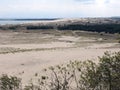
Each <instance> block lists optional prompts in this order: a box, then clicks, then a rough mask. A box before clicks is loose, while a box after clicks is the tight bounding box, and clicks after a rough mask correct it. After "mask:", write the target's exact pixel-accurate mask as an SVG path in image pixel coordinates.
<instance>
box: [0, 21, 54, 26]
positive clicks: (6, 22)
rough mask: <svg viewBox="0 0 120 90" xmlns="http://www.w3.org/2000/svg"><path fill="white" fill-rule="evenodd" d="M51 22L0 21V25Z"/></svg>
mask: <svg viewBox="0 0 120 90" xmlns="http://www.w3.org/2000/svg"><path fill="white" fill-rule="evenodd" d="M45 21H46V22H47V21H52V20H0V25H6V24H24V23H38V22H45Z"/></svg>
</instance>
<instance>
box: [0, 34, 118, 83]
mask: <svg viewBox="0 0 120 90" xmlns="http://www.w3.org/2000/svg"><path fill="white" fill-rule="evenodd" d="M17 34H18V33H17ZM4 35H5V34H4ZM7 35H8V34H7ZM10 35H12V34H10ZM29 35H30V34H29ZM14 36H15V35H14ZM6 37H7V36H6ZM10 37H12V36H10ZM24 37H25V36H24ZM37 37H38V35H37V36H36V37H35V36H34V38H35V39H36V38H37ZM43 37H44V38H43ZM15 38H18V36H15V37H14V38H9V39H10V40H11V41H12V40H14V39H15ZM22 38H23V36H22ZM31 38H32V37H31ZM32 39H33V38H32ZM32 39H31V40H32ZM35 39H34V40H35ZM42 39H43V40H44V39H47V40H49V42H47V43H46V42H45V43H43V42H40V43H31V42H30V44H29V43H21V44H19V43H16V44H15V41H14V43H13V44H11V43H9V44H5V45H4V44H3V43H4V42H2V43H1V44H0V52H5V51H7V52H8V53H6V54H4V53H1V54H0V74H3V73H7V74H10V75H16V76H18V77H21V78H23V83H26V82H27V81H28V80H29V79H30V78H32V77H34V75H35V73H41V72H42V71H41V70H42V69H44V68H47V67H49V66H54V65H58V64H64V63H67V62H69V61H70V60H87V59H93V60H94V61H95V62H98V61H97V57H98V56H102V55H103V54H104V52H105V51H111V52H117V51H120V48H119V47H116V45H119V44H118V43H116V42H113V43H109V42H104V43H100V42H99V41H98V42H99V43H98V42H96V40H97V39H95V37H93V38H87V37H83V36H78V37H75V36H70V35H69V36H65V35H62V36H52V38H51V36H48V35H46V37H45V35H42V36H39V37H38V40H39V41H40V40H42ZM1 41H3V40H2V39H1ZM23 41H27V39H23V40H22V39H21V38H20V42H23ZM5 42H7V43H8V41H7V39H6V41H5ZM16 42H19V41H16ZM33 42H34V41H33ZM81 44H83V45H82V46H80V45H81ZM85 44H86V45H85ZM1 48H2V49H1ZM10 48H11V49H10ZM14 48H15V49H16V50H18V51H19V50H23V49H26V50H28V51H25V52H15V53H11V52H9V51H10V50H13V51H14ZM18 48H19V49H18ZM41 48H44V50H36V49H41ZM48 48H49V49H48ZM29 49H32V50H31V51H29ZM34 49H35V50H34Z"/></svg>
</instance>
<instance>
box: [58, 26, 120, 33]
mask: <svg viewBox="0 0 120 90" xmlns="http://www.w3.org/2000/svg"><path fill="white" fill-rule="evenodd" d="M58 29H59V30H83V31H92V32H105V33H120V25H119V24H100V25H99V24H98V25H97V24H93V25H82V24H75V25H74V24H71V25H64V26H58Z"/></svg>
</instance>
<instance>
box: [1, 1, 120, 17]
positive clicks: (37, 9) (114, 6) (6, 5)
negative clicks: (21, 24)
mask: <svg viewBox="0 0 120 90" xmlns="http://www.w3.org/2000/svg"><path fill="white" fill-rule="evenodd" d="M119 8H120V0H24V1H23V0H4V1H1V3H0V13H1V14H0V18H1V17H22V18H24V17H31V18H32V17H35V18H36V17H38V18H47V17H50V18H51V17H68V18H69V17H106V16H119V15H120V12H119Z"/></svg>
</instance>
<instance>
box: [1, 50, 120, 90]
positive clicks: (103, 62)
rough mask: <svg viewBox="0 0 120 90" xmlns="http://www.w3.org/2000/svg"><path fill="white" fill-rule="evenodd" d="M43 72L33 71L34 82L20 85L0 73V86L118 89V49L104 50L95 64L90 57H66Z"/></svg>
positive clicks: (17, 89)
mask: <svg viewBox="0 0 120 90" xmlns="http://www.w3.org/2000/svg"><path fill="white" fill-rule="evenodd" d="M44 72H45V74H44V75H42V74H40V75H39V74H38V73H37V74H35V77H38V78H37V83H33V82H30V83H29V84H28V85H26V86H25V87H24V89H21V81H20V79H19V78H17V77H8V76H7V75H3V76H2V77H1V78H0V82H1V83H0V90H120V83H119V82H120V52H116V53H113V54H111V53H109V52H105V54H104V56H103V57H99V63H97V64H96V63H94V62H93V61H91V60H88V61H84V62H80V61H70V63H68V64H65V65H57V66H55V67H50V68H48V69H44Z"/></svg>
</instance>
